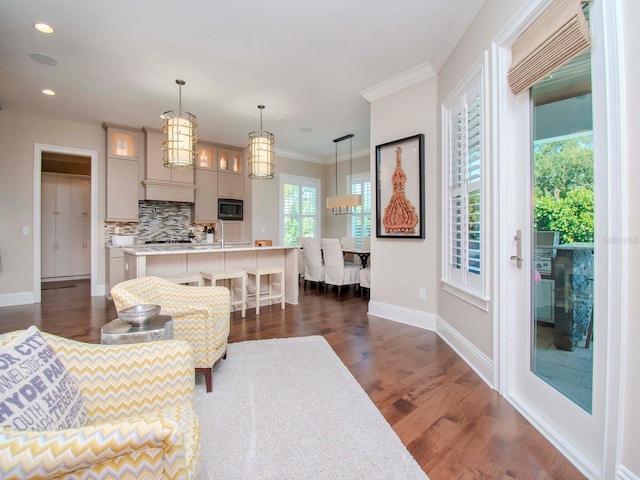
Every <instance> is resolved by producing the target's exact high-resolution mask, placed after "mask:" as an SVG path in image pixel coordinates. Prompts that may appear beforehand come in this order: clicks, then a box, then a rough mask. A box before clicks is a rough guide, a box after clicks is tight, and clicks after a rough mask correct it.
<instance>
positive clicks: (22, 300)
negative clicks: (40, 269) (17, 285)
mask: <svg viewBox="0 0 640 480" xmlns="http://www.w3.org/2000/svg"><path fill="white" fill-rule="evenodd" d="M30 303H36V300H35V295H34V292H15V293H2V294H0V307H11V306H13V305H28V304H30Z"/></svg>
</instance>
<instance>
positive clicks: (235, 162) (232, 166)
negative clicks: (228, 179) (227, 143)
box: [218, 147, 244, 175]
mask: <svg viewBox="0 0 640 480" xmlns="http://www.w3.org/2000/svg"><path fill="white" fill-rule="evenodd" d="M243 158H244V155H243V153H242V150H234V149H230V148H221V147H218V170H219V171H221V172H229V173H236V174H240V175H241V174H242V164H243Z"/></svg>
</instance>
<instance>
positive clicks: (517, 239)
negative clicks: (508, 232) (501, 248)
mask: <svg viewBox="0 0 640 480" xmlns="http://www.w3.org/2000/svg"><path fill="white" fill-rule="evenodd" d="M513 239H514V240H515V242H516V254H515V255H511V260H515V262H516V267H518V268H522V262H523V261H524V259H523V258H522V231H521V230H519V229H518V230H516V234H515V236H514V237H513Z"/></svg>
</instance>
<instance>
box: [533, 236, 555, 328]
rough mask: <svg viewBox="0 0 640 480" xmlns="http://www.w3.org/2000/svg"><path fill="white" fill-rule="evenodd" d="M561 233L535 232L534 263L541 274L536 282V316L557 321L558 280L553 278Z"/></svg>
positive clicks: (549, 320)
mask: <svg viewBox="0 0 640 480" xmlns="http://www.w3.org/2000/svg"><path fill="white" fill-rule="evenodd" d="M559 239H560V235H559V233H558V232H539V231H538V232H535V237H534V242H535V243H534V253H533V264H534V266H535V269H536V270H537V272H538V274H539V276H537V277H536V282H535V292H534V294H535V318H536V320H538V321H541V322H546V323H555V292H556V282H555V280H554V278H553V261H554V259H555V257H556V247H557V245H558V241H559Z"/></svg>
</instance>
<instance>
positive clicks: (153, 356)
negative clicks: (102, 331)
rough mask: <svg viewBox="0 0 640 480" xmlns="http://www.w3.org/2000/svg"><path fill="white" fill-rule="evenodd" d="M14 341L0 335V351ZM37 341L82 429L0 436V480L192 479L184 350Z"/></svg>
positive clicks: (182, 345)
mask: <svg viewBox="0 0 640 480" xmlns="http://www.w3.org/2000/svg"><path fill="white" fill-rule="evenodd" d="M19 334H20V332H11V333H7V334H4V335H0V346H2V345H5V344H6V343H8V342H10V341H11V340H12V339H14V338H15V337H17V336H18V335H19ZM42 335H43V336H44V337H45V339H46V340H47V343H48V344H49V345H50V346H51V347H52V348H53V349H54V351H55V352H56V354H57V356H58V358H59V359H60V360H61V361H62V363H63V364H64V365H65V366H66V368H67V371H68V373H69V375H70V376H71V378H72V379H73V380H74V381H75V382H76V384H77V385H78V388H79V389H80V392H81V395H82V400H83V402H84V405H85V408H86V411H87V417H88V418H87V423H86V425H85V426H84V427H80V428H71V429H66V430H58V431H44V432H37V431H15V430H11V429H7V428H0V478H2V479H7V480H9V479H11V480H14V479H15V480H18V479H20V480H23V479H28V478H33V479H36V478H37V479H62V478H65V479H67V478H77V479H80V478H81V479H114V480H115V479H139V478H145V479H146V478H149V479H195V478H197V475H198V465H199V464H198V455H199V451H200V429H199V426H198V418H197V416H196V413H195V410H194V403H193V399H194V386H195V385H194V376H193V368H194V364H193V355H192V350H191V346H190V345H189V344H188V343H187V342H183V341H176V340H170V341H164V342H150V343H142V344H131V345H95V344H88V343H82V342H77V341H74V340H70V339H65V338H61V337H57V336H54V335H50V334H47V333H42Z"/></svg>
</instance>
